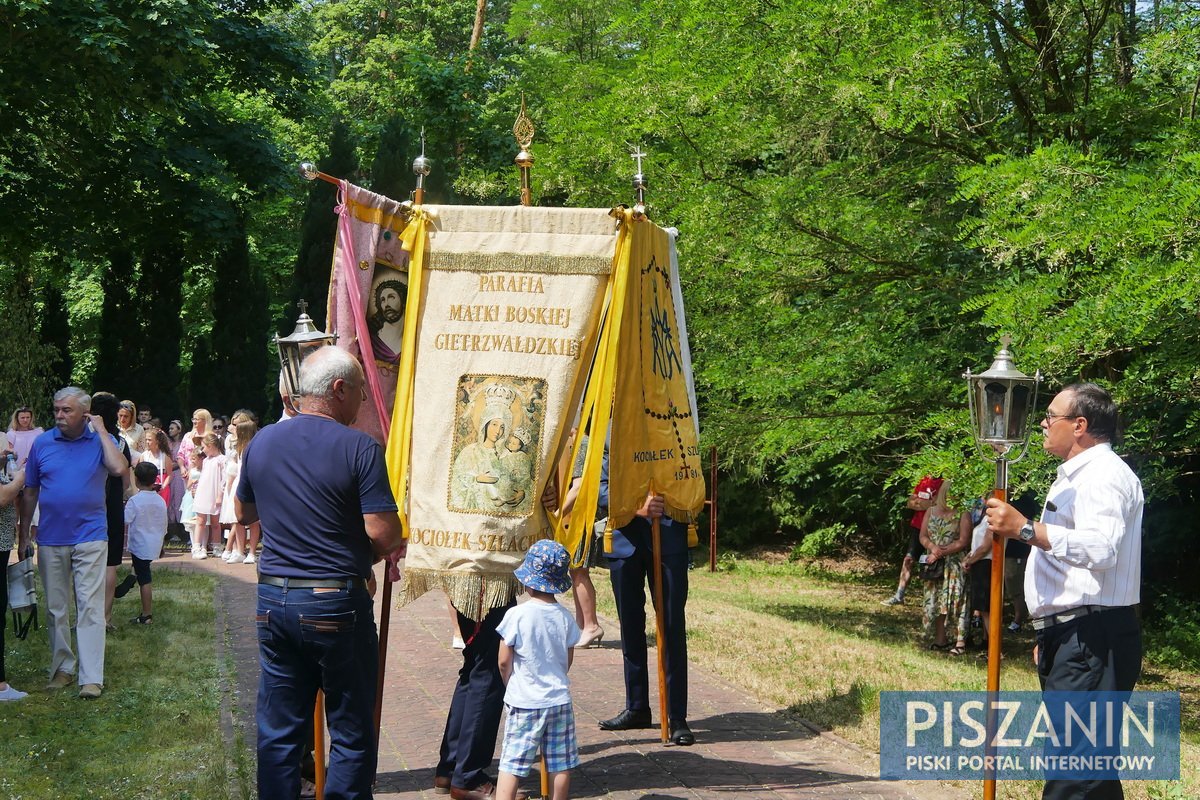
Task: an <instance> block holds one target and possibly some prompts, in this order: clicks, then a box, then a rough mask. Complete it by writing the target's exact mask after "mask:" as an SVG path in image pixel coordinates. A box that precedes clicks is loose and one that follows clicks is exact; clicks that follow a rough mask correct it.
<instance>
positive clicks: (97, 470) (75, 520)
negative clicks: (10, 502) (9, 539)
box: [18, 386, 129, 699]
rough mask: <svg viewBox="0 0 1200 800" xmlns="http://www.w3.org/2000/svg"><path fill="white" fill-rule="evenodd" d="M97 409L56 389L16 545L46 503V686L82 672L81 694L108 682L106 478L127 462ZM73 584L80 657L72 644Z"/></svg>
mask: <svg viewBox="0 0 1200 800" xmlns="http://www.w3.org/2000/svg"><path fill="white" fill-rule="evenodd" d="M91 407H92V398H91V396H90V395H89V394H88V393H87V392H85V391H83V390H82V389H78V388H76V387H74V386H68V387H67V388H65V389H61V390H59V391H58V392H57V393H56V394H55V395H54V428H53V429H51V430H49V431H47V432H46V433H43V434H42V435H41V436H39V437H38V438H37V439H35V440H34V442H33V447H32V449H31V450H30V452H29V461H28V462H27V463H26V467H25V493H24V495H22V498H21V502H22V504H23V514H22V520H21V529H20V534H19V537H20V542H19V545H18V550H19V551H20V552H22V553H23V552H25V548H26V545H28V544H30V543H31V538H30V522H31V520H32V519H33V510H34V508H35V507H37V506H38V503H39V501H40V503H41V520H40V523H39V525H38V532H37V542H36V543H37V545H38V555H37V560H38V570H39V571H40V572H41V574H42V585H43V587H44V589H45V592H46V618H47V631H48V633H49V638H50V682H49V683H48V684H47V685H46V688H47V689H64V688H66V687H67V686H69V685H70V684H71V682H72V681H74V680H75V676H76V672H78V679H79V687H80V688H79V696H80V697H82V698H85V699H94V698H97V697H99V696H100V693H101V690H102V689H103V686H104V645H105V633H106V632H105V622H104V576H105V573H104V567H105V563H106V560H107V556H108V521H107V516H106V512H105V502H104V490H105V482H106V481H107V479H108V476H109V475H113V476H116V477H120V476H121V475H122V474H123V473H124V472H125V470H127V469H128V468H129V462H128V461H126V459H125V458H124V457H123V456H122V455H121V451H120V450H118V449H117V440H116V438H115V437H114V436H112V435H111V434H110V433H109V432H108V430H106V428H105V425H104V420H103V418H101V417H100V416H99V415H97V414H92V413H90V411H91ZM72 590H73V591H74V594H75V609H76V619H75V639H76V644H77V648H78V657H77V656H76V652H75V651H74V650H72V649H71V618H70V605H71V593H72Z"/></svg>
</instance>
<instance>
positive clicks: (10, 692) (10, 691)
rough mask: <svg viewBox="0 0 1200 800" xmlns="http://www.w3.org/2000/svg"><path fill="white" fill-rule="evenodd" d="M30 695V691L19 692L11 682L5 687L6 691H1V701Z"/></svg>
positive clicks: (4, 701)
mask: <svg viewBox="0 0 1200 800" xmlns="http://www.w3.org/2000/svg"><path fill="white" fill-rule="evenodd" d="M28 696H29V693H28V692H18V691H17V690H16V689H14V688H13V685H12V684H11V683H10V684H9V685H8V688H7V689H5V690H4V691H0V703H7V702H9V701H11V700H21V699H23V698H25V697H28Z"/></svg>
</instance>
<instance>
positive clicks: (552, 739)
mask: <svg viewBox="0 0 1200 800" xmlns="http://www.w3.org/2000/svg"><path fill="white" fill-rule="evenodd" d="M505 708H507V709H508V722H506V723H505V725H504V747H503V748H502V749H501V751H500V771H501V772H507V773H508V774H509V775H516V776H517V777H518V778H524V777H525V776H526V775H528V774H529V769H530V767H532V766H533V762H534V761H535V760H536V758H537V753H538V750H541V751H542V754H543V755H545V756H546V769H547V771H549V772H551V773H554V772H566V771H567V770H569V769H574V768H575V767H578V766H579V743H578V742H577V741H576V740H575V710H574V709H573V708H572V707H571V704H570V703H564V704H563V705H561V706H553V707H551V708H513V707H512V706H509V705H505Z"/></svg>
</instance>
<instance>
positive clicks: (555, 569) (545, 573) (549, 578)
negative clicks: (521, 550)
mask: <svg viewBox="0 0 1200 800" xmlns="http://www.w3.org/2000/svg"><path fill="white" fill-rule="evenodd" d="M569 565H570V556H568V555H567V548H565V547H563V546H562V545H561V544H559V543H558V542H556V541H554V540H553V539H539V540H538V541H536V542H534V543H533V544H532V545H531V546H530V548H529V551H528V552H526V553H525V561H524V562H523V563H522V564H521V566H519V567H517V569H516V572H514V573H513V574H514V575H516V576H517V580H519V581H520V582H521V583H522V584H524V585H525V586H528V587H529V588H530V589H533V590H534V591H538V592H546V593H547V594H562V593H563V592H565V591H566V590H567V589H570V588H571V576H570V575H569V574H568V573H567V567H568V566H569Z"/></svg>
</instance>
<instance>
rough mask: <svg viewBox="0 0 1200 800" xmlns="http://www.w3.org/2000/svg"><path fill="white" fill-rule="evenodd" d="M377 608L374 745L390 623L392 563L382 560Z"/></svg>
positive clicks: (380, 708) (377, 729) (381, 706)
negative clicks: (377, 650) (377, 664)
mask: <svg viewBox="0 0 1200 800" xmlns="http://www.w3.org/2000/svg"><path fill="white" fill-rule="evenodd" d="M382 603H383V605H382V607H381V608H380V609H379V675H378V677H377V678H376V679H375V747H376V748H378V747H379V731H380V727H381V726H382V724H383V679H384V676H385V672H386V670H387V643H388V628H389V627H391V624H392V563H391V562H390V561H388V560H387V559H386V558H385V559H384V560H383V600H382Z"/></svg>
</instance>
